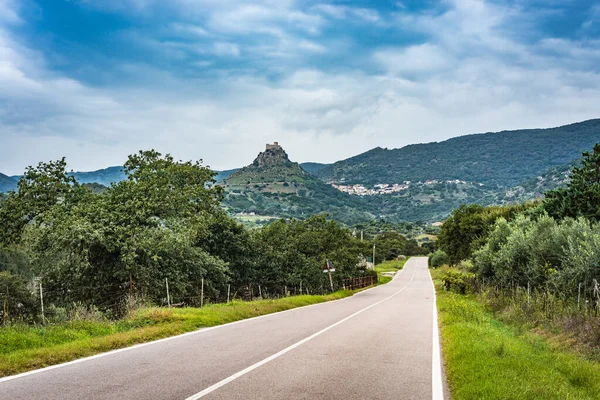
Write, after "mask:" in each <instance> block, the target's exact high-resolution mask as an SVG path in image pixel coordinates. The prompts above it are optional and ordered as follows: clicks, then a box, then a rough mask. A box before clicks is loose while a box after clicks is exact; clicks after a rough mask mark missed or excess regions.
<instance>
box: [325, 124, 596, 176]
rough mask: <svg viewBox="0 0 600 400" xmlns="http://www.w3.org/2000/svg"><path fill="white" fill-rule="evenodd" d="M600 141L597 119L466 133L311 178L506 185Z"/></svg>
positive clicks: (356, 160)
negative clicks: (562, 124)
mask: <svg viewBox="0 0 600 400" xmlns="http://www.w3.org/2000/svg"><path fill="white" fill-rule="evenodd" d="M597 142H600V119H592V120H588V121H584V122H579V123H575V124H570V125H564V126H560V127H557V128H548V129H526V130H516V131H502V132H498V133H483V134H472V135H467V136H459V137H455V138H452V139H448V140H446V141H443V142H433V143H426V144H413V145H408V146H405V147H402V148H400V149H392V150H388V149H383V148H380V147H376V148H374V149H371V150H369V151H367V152H365V153H362V154H359V155H357V156H355V157H351V158H349V159H346V160H343V161H338V162H336V163H334V164H332V165H330V166H328V167H325V168H323V169H321V170H319V171H317V172H316V173H315V174H316V175H317V176H318V177H320V178H321V179H323V180H325V181H336V182H346V183H363V184H377V183H400V182H403V181H406V180H409V181H426V180H430V179H437V180H449V179H461V180H465V181H470V182H480V183H483V184H485V185H488V186H492V187H510V186H514V185H518V184H520V183H521V182H523V181H525V180H527V179H531V178H532V177H535V176H537V175H539V174H543V173H545V172H546V171H548V170H549V169H551V168H554V167H559V166H561V165H565V164H568V163H570V162H571V161H573V160H575V159H577V158H579V157H580V156H581V153H582V152H583V151H586V150H590V149H591V148H592V147H593V145H594V144H595V143H597Z"/></svg>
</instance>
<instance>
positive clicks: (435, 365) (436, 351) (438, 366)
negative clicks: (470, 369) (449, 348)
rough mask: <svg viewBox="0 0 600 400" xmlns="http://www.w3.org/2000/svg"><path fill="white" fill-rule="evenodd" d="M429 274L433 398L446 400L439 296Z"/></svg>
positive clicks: (434, 399)
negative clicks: (439, 322) (431, 311)
mask: <svg viewBox="0 0 600 400" xmlns="http://www.w3.org/2000/svg"><path fill="white" fill-rule="evenodd" d="M428 272H429V279H430V280H431V286H432V287H433V339H432V342H433V343H432V349H431V352H432V354H431V398H432V400H444V385H443V378H442V356H441V351H440V347H441V346H440V330H439V325H438V313H437V295H436V293H435V284H434V283H433V277H432V276H431V271H428Z"/></svg>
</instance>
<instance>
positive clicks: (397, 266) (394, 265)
mask: <svg viewBox="0 0 600 400" xmlns="http://www.w3.org/2000/svg"><path fill="white" fill-rule="evenodd" d="M408 260H409V259H408V258H407V259H406V260H390V261H384V262H382V263H380V264H377V265H375V272H377V273H378V274H381V273H382V272H396V271H399V270H401V269H402V268H404V264H406V262H407V261H408Z"/></svg>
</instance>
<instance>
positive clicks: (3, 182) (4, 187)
mask: <svg viewBox="0 0 600 400" xmlns="http://www.w3.org/2000/svg"><path fill="white" fill-rule="evenodd" d="M16 188H17V179H14V178H12V177H10V176H6V175H4V174H2V173H0V193H4V192H8V191H10V190H15V189H16Z"/></svg>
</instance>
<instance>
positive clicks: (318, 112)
mask: <svg viewBox="0 0 600 400" xmlns="http://www.w3.org/2000/svg"><path fill="white" fill-rule="evenodd" d="M128 1H133V0H128ZM15 4H16V3H13V2H10V3H9V2H8V1H7V0H0V21H8V19H7V18H9V17H6V15H10V12H8V11H6V10H18V7H16V8H15ZM345 4H346V3H345ZM7 5H10V6H11V7H10V8H9V7H7ZM82 7H86V12H96V11H94V10H96V9H98V8H102V10H103V12H109V13H116V14H119V15H123V14H127V15H129V16H132V15H133V16H135V17H136V18H135V20H136V21H137V20H141V21H142V22H141V23H139V24H133V25H132V26H127V27H125V28H122V29H119V30H117V31H111V32H110V34H104V33H103V35H104V36H103V37H105V36H109V37H110V39H111V40H114V42H110V44H111V46H116V45H117V44H118V45H119V46H123V47H124V48H126V49H127V50H129V49H131V50H132V51H134V52H135V54H136V57H127V54H126V55H124V56H123V55H121V56H120V57H121V58H119V56H114V55H112V56H110V57H112V58H110V59H109V61H110V63H108V64H106V65H107V66H106V68H107V69H109V70H110V71H109V73H110V75H111V76H117V77H119V78H120V79H116V80H110V79H108V80H107V81H106V82H104V81H102V82H101V83H97V82H96V81H94V80H93V79H86V76H85V75H83V74H82V73H81V70H82V69H85V68H92V70H93V71H98V70H99V69H100V67H96V69H93V68H94V65H90V64H91V62H90V61H89V60H87V59H85V58H81V59H77V58H75V56H76V55H75V54H74V53H70V52H69V51H71V49H72V48H74V47H76V46H69V47H68V48H67V50H64V48H62V49H61V48H59V49H58V50H57V49H55V48H51V49H48V48H44V47H43V46H42V42H39V43H38V41H27V40H25V39H24V38H23V37H21V36H20V35H19V32H21V31H22V30H19V31H17V30H12V29H11V28H10V27H9V26H8V25H9V24H8V23H6V24H4V25H2V24H1V23H0V87H1V88H2V90H0V135H1V138H2V142H3V143H9V145H7V146H0V171H1V172H3V173H10V174H17V173H20V172H22V170H23V168H24V167H25V166H26V165H29V164H34V163H37V162H38V161H40V160H48V159H55V158H58V157H61V156H63V155H66V156H67V159H68V161H69V162H70V163H71V166H72V167H73V168H75V169H79V170H89V169H96V168H101V167H106V166H108V165H115V164H119V163H122V162H123V161H124V160H125V157H126V155H127V154H130V153H133V152H135V151H137V150H139V149H141V148H156V149H158V150H160V151H163V152H171V153H173V154H174V156H175V157H177V158H183V159H198V158H203V159H205V161H206V162H207V163H208V164H209V165H211V166H213V167H215V168H221V169H225V168H232V167H238V166H241V165H244V164H248V163H250V162H251V161H252V159H253V158H254V156H255V155H256V153H257V152H258V151H261V150H262V147H263V145H264V143H265V142H272V141H275V140H277V141H280V142H282V143H283V144H284V146H285V148H286V150H287V151H288V153H289V154H290V157H291V158H292V159H294V160H298V161H326V162H331V161H335V160H338V159H342V158H346V157H349V156H352V155H355V154H358V153H361V152H363V151H366V150H368V149H370V148H372V147H375V146H384V147H399V146H402V145H405V144H409V143H415V142H426V141H433V140H442V139H445V138H448V137H451V136H455V135H460V134H467V133H473V132H485V131H496V130H502V129H518V128H526V127H549V126H556V125H561V124H565V123H569V122H574V121H577V120H583V119H588V118H593V117H598V111H597V105H598V104H600V71H599V70H598V67H597V65H598V61H600V60H599V58H600V55H599V52H598V49H599V48H600V46H599V44H600V43H599V42H598V39H597V38H595V37H593V36H586V35H585V34H583V33H581V34H579V36H564V37H557V36H554V35H548V34H545V33H544V32H542V31H539V24H538V23H537V18H541V17H540V15H537V14H532V13H531V12H530V11H528V10H527V9H525V8H524V7H522V6H521V5H520V3H519V2H517V3H515V4H512V5H505V4H504V3H490V2H484V1H474V0H460V1H459V0H456V1H444V2H442V3H439V4H436V5H435V6H434V7H433V8H428V9H423V10H420V11H410V10H409V9H408V8H407V7H400V6H397V7H396V8H395V9H394V10H393V11H391V12H390V11H385V10H382V9H378V10H367V9H364V8H361V7H359V6H357V7H352V6H350V3H347V5H345V6H340V5H339V4H337V5H332V4H321V5H314V3H312V2H311V3H310V4H308V5H307V4H306V3H301V2H294V1H266V0H263V1H252V2H250V1H248V2H235V3H234V2H232V1H229V0H223V1H217V0H213V1H210V0H199V1H192V0H174V1H173V2H169V3H164V2H158V1H151V0H145V1H143V0H136V1H133V2H129V3H127V2H125V1H119V2H117V1H114V2H111V1H108V0H106V1H103V2H99V1H98V2H94V1H92V0H88V1H87V2H86V3H84V4H83V5H82ZM161 7H168V8H169V12H165V15H168V16H169V17H168V18H165V19H162V18H157V20H156V21H155V22H154V25H152V24H151V23H150V22H148V21H153V19H152V16H155V17H156V15H157V14H158V11H157V10H159V9H160V8H161ZM14 12H17V11H14ZM14 12H13V13H14ZM160 15H162V14H160ZM10 18H12V21H13V23H21V24H23V23H24V22H22V21H24V19H22V21H21V22H18V21H19V18H20V17H19V14H18V12H17V14H15V16H14V17H10ZM15 18H16V19H15ZM350 20H351V21H352V22H353V23H352V24H348V21H350ZM354 22H356V23H354ZM350 25H352V27H351V28H350V27H349V26H350ZM515 27H519V29H515ZM521 27H523V29H520V28H521ZM515 30H518V31H519V32H518V34H517V32H515ZM337 32H341V33H340V34H337ZM532 32H533V33H532ZM82 43H83V42H82ZM108 50H113V48H108ZM61 51H62V52H65V51H66V53H64V54H60V52H61ZM55 52H57V53H59V55H60V56H62V57H65V58H67V59H68V60H69V62H70V63H71V64H74V65H76V68H74V69H72V70H71V69H69V68H66V67H62V68H57V67H56V65H55V64H53V62H52V60H53V57H54V53H55ZM98 52H100V50H98ZM107 53H108V52H107ZM147 54H150V56H147ZM157 55H160V57H159V56H157ZM107 57H109V56H108V55H107ZM144 57H146V58H144ZM100 72H102V71H100Z"/></svg>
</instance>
